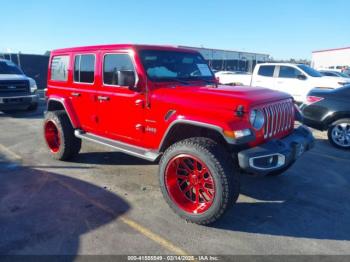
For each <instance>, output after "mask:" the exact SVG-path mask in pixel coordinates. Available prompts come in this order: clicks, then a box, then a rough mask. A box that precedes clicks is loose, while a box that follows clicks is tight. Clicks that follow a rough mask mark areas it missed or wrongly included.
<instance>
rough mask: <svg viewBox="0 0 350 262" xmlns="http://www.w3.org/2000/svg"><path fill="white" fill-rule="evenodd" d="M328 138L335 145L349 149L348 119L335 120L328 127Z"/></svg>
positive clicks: (349, 128) (349, 122)
mask: <svg viewBox="0 0 350 262" xmlns="http://www.w3.org/2000/svg"><path fill="white" fill-rule="evenodd" d="M328 140H329V142H330V143H331V144H332V145H333V146H335V147H338V148H341V149H350V119H349V118H344V119H340V120H337V121H335V122H334V123H333V124H332V125H331V126H330V127H329V128H328Z"/></svg>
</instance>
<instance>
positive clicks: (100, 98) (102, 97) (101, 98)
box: [97, 96, 109, 101]
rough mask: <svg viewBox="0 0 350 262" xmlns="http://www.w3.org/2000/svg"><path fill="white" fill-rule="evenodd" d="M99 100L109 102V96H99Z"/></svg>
mask: <svg viewBox="0 0 350 262" xmlns="http://www.w3.org/2000/svg"><path fill="white" fill-rule="evenodd" d="M97 99H98V100H99V101H109V96H98V97H97Z"/></svg>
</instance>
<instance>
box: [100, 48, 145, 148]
mask: <svg viewBox="0 0 350 262" xmlns="http://www.w3.org/2000/svg"><path fill="white" fill-rule="evenodd" d="M101 55H102V57H101V59H102V61H101V63H102V72H101V78H102V79H101V86H100V87H99V88H98V90H97V93H96V99H97V103H98V106H97V107H98V109H97V115H98V125H99V133H100V134H101V135H103V136H105V137H108V138H110V139H114V140H118V141H121V142H125V143H129V144H134V145H140V140H141V138H142V135H143V132H144V94H143V93H141V92H138V91H135V90H132V89H131V88H130V87H129V86H126V85H125V84H124V83H125V81H124V80H125V76H126V77H128V76H129V77H131V78H134V79H135V80H136V79H137V74H136V71H135V66H134V63H133V58H132V57H131V55H130V54H129V52H126V51H121V52H105V53H102V54H101ZM122 78H123V79H122Z"/></svg>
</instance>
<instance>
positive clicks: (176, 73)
mask: <svg viewBox="0 0 350 262" xmlns="http://www.w3.org/2000/svg"><path fill="white" fill-rule="evenodd" d="M139 54H140V58H141V62H142V64H143V66H144V68H145V70H146V72H147V76H148V77H149V78H150V79H151V80H152V81H179V80H180V81H187V80H204V81H215V77H214V75H213V73H212V71H211V70H210V69H209V66H208V65H207V63H206V61H205V60H204V58H203V57H202V56H201V55H200V54H198V53H190V52H179V51H166V50H165V51H163V50H141V51H140V52H139Z"/></svg>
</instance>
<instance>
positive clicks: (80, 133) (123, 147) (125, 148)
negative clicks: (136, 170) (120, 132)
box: [74, 130, 160, 162]
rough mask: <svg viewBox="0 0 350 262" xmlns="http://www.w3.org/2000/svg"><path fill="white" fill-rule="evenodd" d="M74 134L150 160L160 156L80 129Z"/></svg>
mask: <svg viewBox="0 0 350 262" xmlns="http://www.w3.org/2000/svg"><path fill="white" fill-rule="evenodd" d="M74 135H75V136H76V137H78V138H81V139H85V140H88V141H92V142H95V143H98V144H101V145H105V146H109V147H112V148H114V149H116V150H117V151H120V152H123V153H126V154H128V155H132V156H136V157H139V158H143V159H146V160H148V161H152V162H154V161H155V160H156V159H157V158H158V157H159V156H160V154H159V153H158V152H155V151H151V150H147V149H144V148H142V147H137V146H132V145H129V144H126V143H122V142H118V141H115V140H112V139H108V138H104V137H101V136H97V135H94V134H91V133H85V132H84V131H82V130H75V131H74Z"/></svg>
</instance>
